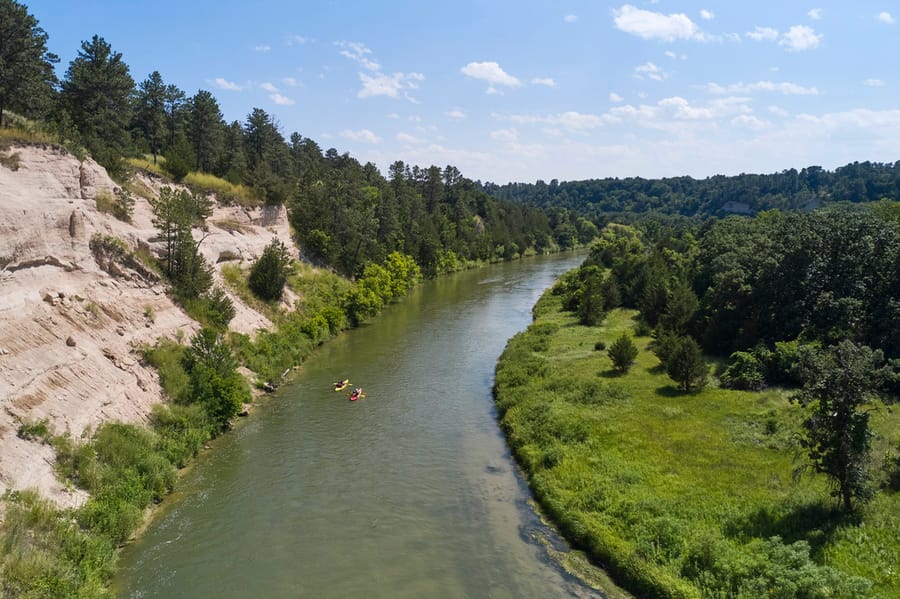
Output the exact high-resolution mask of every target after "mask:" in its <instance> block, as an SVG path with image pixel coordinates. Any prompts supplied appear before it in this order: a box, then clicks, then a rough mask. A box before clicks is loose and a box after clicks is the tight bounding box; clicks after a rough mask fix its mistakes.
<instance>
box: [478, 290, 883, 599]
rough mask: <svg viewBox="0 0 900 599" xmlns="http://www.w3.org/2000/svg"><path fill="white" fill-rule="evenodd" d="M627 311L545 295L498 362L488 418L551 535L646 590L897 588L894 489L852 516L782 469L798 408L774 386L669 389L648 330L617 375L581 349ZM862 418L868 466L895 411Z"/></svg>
mask: <svg viewBox="0 0 900 599" xmlns="http://www.w3.org/2000/svg"><path fill="white" fill-rule="evenodd" d="M634 314H635V313H634V312H633V311H625V310H617V311H614V312H612V313H611V314H610V316H609V317H608V318H607V320H606V321H605V322H604V323H603V325H602V326H600V327H584V326H580V325H579V324H578V323H577V320H576V318H575V317H574V316H572V315H571V314H569V313H565V312H562V311H561V309H560V299H559V298H558V297H554V296H552V295H550V294H546V295H545V296H544V297H543V298H542V299H541V300H540V302H539V303H538V305H537V306H536V307H535V315H536V321H535V323H534V324H533V325H532V327H531V328H530V329H529V331H527V332H526V333H523V334H521V335H518V336H517V337H515V338H513V339H512V340H511V341H510V343H509V344H508V346H507V348H506V350H505V352H504V354H503V356H502V357H501V359H500V362H499V364H498V368H497V377H496V400H497V406H498V409H499V411H500V414H501V425H502V427H503V429H504V431H505V432H506V434H507V438H508V440H509V443H510V445H511V446H512V448H513V450H514V452H515V454H516V456H517V459H518V460H519V462H520V463H521V464H522V466H523V468H524V470H525V472H526V475H527V477H528V479H529V483H530V485H531V487H532V489H533V490H534V493H535V495H536V497H537V498H538V500H539V502H540V503H541V505H542V506H543V508H544V509H545V511H546V512H547V513H548V515H550V516H551V518H552V519H553V520H555V521H556V523H557V524H558V525H559V527H560V528H561V530H562V531H563V533H564V534H565V535H566V536H567V537H569V538H570V540H572V541H574V542H575V544H576V545H577V546H579V547H581V548H583V549H585V550H586V551H587V552H588V553H589V554H590V555H591V557H592V558H593V559H594V560H595V561H596V562H598V563H600V564H601V565H603V566H604V567H606V568H608V569H609V570H610V571H611V572H612V573H613V575H614V578H616V579H618V580H619V581H620V582H621V583H623V584H625V586H626V587H628V588H630V589H631V590H632V591H634V592H638V593H645V594H648V596H660V597H753V596H761V595H762V594H765V595H767V596H778V597H795V596H803V597H807V596H809V597H818V596H822V597H825V596H830V597H858V596H868V595H872V596H877V597H900V534H898V532H897V531H900V494H898V493H896V492H891V491H890V490H887V489H884V490H881V491H880V492H879V493H878V495H877V496H876V498H875V500H874V501H872V502H871V503H870V504H868V505H867V506H865V507H863V508H862V509H861V511H860V516H859V517H860V520H858V521H857V520H853V519H848V518H846V517H844V516H842V515H841V514H840V513H839V512H838V511H836V510H835V509H834V508H835V506H836V504H835V501H834V500H833V499H832V498H831V497H829V487H828V485H827V481H826V480H825V479H824V477H822V476H818V475H812V474H807V475H804V476H803V477H801V478H799V479H797V478H796V477H795V476H793V473H794V471H795V470H796V468H797V467H798V466H800V465H801V464H803V463H804V460H803V455H802V454H801V453H800V452H799V451H798V450H797V449H796V447H795V445H794V442H793V439H794V435H795V432H796V431H797V430H798V428H799V424H800V421H801V418H802V413H801V410H800V408H799V407H798V406H796V405H795V404H792V403H790V401H789V399H788V396H787V393H786V392H783V391H778V390H769V391H765V392H762V393H752V392H743V391H732V390H726V389H720V388H717V387H715V386H712V385H711V386H710V387H708V388H707V389H705V390H703V391H702V392H699V393H695V394H684V393H681V392H679V391H678V390H677V388H676V385H675V383H674V382H673V381H672V380H671V379H670V378H669V377H668V376H667V375H666V374H665V373H664V371H663V370H662V369H661V367H660V365H659V361H658V359H657V358H656V356H655V355H654V354H652V353H651V352H650V350H649V349H648V344H649V343H650V341H651V339H650V338H649V337H637V338H635V339H634V341H635V344H636V345H637V346H638V348H639V350H640V353H639V356H638V359H637V362H636V363H635V364H634V365H633V367H632V368H631V369H630V371H629V372H628V373H627V374H624V375H618V374H617V373H616V372H614V371H613V368H612V363H611V361H610V359H609V357H608V356H607V353H606V352H605V351H596V350H595V349H594V347H595V344H596V343H597V342H598V341H604V342H605V343H606V345H607V346H609V345H611V344H612V342H613V341H614V340H615V339H616V338H618V337H619V336H620V335H621V334H622V333H623V332H626V331H632V330H633V325H634V320H633V316H634ZM871 423H872V427H873V429H874V431H875V432H876V439H875V443H874V452H873V455H874V456H875V461H876V464H875V466H879V465H881V464H882V462H883V461H884V457H885V456H887V455H890V453H891V452H892V451H894V450H895V448H896V443H897V440H896V435H897V432H898V431H900V414H897V413H890V412H889V411H888V410H886V409H884V408H881V409H879V410H878V411H876V412H873V414H872V420H871ZM776 536H777V537H780V538H781V541H780V542H775V541H771V540H770V539H771V538H772V537H776ZM796 541H802V542H804V543H806V546H804V545H791V544H792V543H794V542H796ZM807 546H808V549H807ZM822 565H827V566H828V567H830V568H823V567H822ZM804 577H805V578H804ZM853 577H864V578H865V579H868V581H871V582H872V583H873V585H872V586H871V589H869V588H868V587H869V585H868V584H867V583H865V581H861V580H860V579H858V578H853ZM798 580H800V581H801V582H798ZM804 580H805V581H806V583H807V585H808V586H809V587H810V588H812V589H814V590H815V592H812V591H811V592H810V594H802V592H806V591H805V590H804V589H806V588H807V587H803V583H802V581H804ZM767 585H768V586H767ZM816 585H818V586H816ZM791 589H793V590H791ZM822 589H826V590H827V593H828V594H827V595H826V594H816V593H818V592H823V593H824V592H825V591H823V590H822Z"/></svg>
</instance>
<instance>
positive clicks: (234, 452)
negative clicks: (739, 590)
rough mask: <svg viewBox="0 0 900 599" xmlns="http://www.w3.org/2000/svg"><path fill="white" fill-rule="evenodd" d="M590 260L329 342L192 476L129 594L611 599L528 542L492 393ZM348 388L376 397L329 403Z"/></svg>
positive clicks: (464, 286) (517, 269)
mask: <svg viewBox="0 0 900 599" xmlns="http://www.w3.org/2000/svg"><path fill="white" fill-rule="evenodd" d="M582 259H583V255H576V254H562V255H556V256H550V257H540V258H528V259H524V260H520V261H516V262H512V263H507V264H500V265H495V266H491V267H487V268H483V269H478V270H473V271H469V272H465V273H461V274H458V275H455V276H451V277H448V278H444V279H441V280H438V281H429V282H426V283H425V284H423V285H420V286H419V287H417V288H416V289H415V290H413V292H412V293H411V294H410V296H409V297H408V298H407V299H405V300H403V301H402V302H400V303H399V304H397V305H394V306H391V307H389V308H388V309H387V310H385V312H384V313H383V314H382V315H381V316H379V317H378V318H376V319H375V320H374V321H372V322H371V323H370V324H367V325H365V326H363V327H361V328H359V329H356V330H354V331H352V332H349V333H347V334H343V335H341V336H339V337H338V338H336V339H334V340H332V341H329V342H328V343H326V344H325V345H324V346H322V347H321V348H320V349H319V350H317V351H316V352H315V353H314V354H313V355H312V356H311V357H310V358H309V359H308V360H307V361H306V362H305V363H304V364H303V366H302V367H301V368H300V369H298V370H297V371H296V372H295V376H294V378H293V380H292V381H291V382H290V383H289V384H287V385H285V386H283V387H282V388H281V389H279V390H278V392H276V393H274V394H273V395H271V396H269V397H268V398H267V399H265V400H264V403H263V404H262V405H261V406H260V407H259V408H258V409H257V410H256V411H255V412H254V414H253V415H252V416H251V417H250V418H249V419H247V420H246V421H242V422H241V423H240V425H239V426H237V427H236V429H235V430H234V431H233V432H232V433H230V434H228V435H226V436H225V437H224V438H222V439H220V440H218V441H217V442H216V443H215V448H214V450H213V451H210V452H207V453H206V454H205V455H203V456H202V457H201V458H200V459H199V460H198V461H197V463H196V464H195V466H194V467H193V468H192V469H191V470H190V472H189V473H188V474H187V475H186V476H184V477H183V478H182V479H181V480H180V482H179V489H178V491H177V492H176V493H175V494H174V495H173V496H172V497H171V498H170V499H167V500H166V502H165V504H164V505H163V507H162V508H161V510H160V512H159V513H158V514H157V515H156V517H155V518H154V519H153V522H152V523H151V525H150V526H149V528H148V529H147V531H146V532H145V533H144V534H143V535H142V537H141V538H140V539H139V540H138V541H136V542H135V543H133V544H131V545H130V546H128V547H126V548H125V550H124V551H123V553H122V556H121V560H120V570H119V574H118V577H117V579H116V581H115V584H114V588H115V590H116V593H117V595H118V596H119V597H121V598H130V599H138V598H140V599H145V598H151V597H152V598H157V597H159V598H163V597H165V598H167V599H168V598H177V597H186V598H187V597H190V598H195V597H216V598H230V597H235V598H237V597H265V598H288V597H290V598H294V597H315V598H323V597H366V598H367V599H375V598H379V597H384V598H391V599H398V598H406V597H409V598H413V597H415V598H423V597H453V598H456V597H496V598H525V597H535V598H542V599H547V598H553V597H601V596H602V595H600V594H599V593H597V592H595V591H592V590H591V589H589V588H587V587H585V586H584V585H582V584H581V583H579V582H578V581H577V580H575V579H574V578H572V577H571V576H569V575H567V574H565V573H564V572H562V570H561V568H560V567H559V566H558V565H557V564H556V563H555V562H554V561H553V560H551V559H549V558H548V557H547V553H546V551H545V549H544V546H543V545H542V544H541V543H539V542H536V541H535V540H534V538H535V537H537V536H541V535H544V534H546V532H547V531H546V529H545V527H544V526H543V525H542V524H541V522H540V520H539V519H538V518H537V516H536V515H535V514H534V512H533V511H532V510H531V509H530V507H529V505H528V497H529V495H528V489H527V487H525V485H524V483H523V482H522V480H521V478H520V477H519V476H518V474H517V472H516V470H515V466H514V464H513V462H512V461H511V457H510V454H509V451H508V449H507V447H506V444H505V441H504V439H503V435H502V433H501V432H500V430H499V428H498V426H497V421H496V412H495V410H494V406H493V400H492V397H491V385H492V382H493V375H494V365H495V362H496V360H497V357H498V356H499V355H500V353H501V352H502V350H503V348H504V346H505V344H506V341H507V340H508V339H509V338H510V337H511V336H513V335H514V334H515V333H517V332H518V331H521V330H523V329H524V328H525V327H526V326H527V325H528V323H529V322H530V321H531V307H532V306H533V305H534V303H535V302H536V301H537V299H538V297H540V295H541V293H542V292H543V290H544V289H546V288H547V287H548V286H550V285H551V284H552V283H553V281H554V280H555V279H556V278H557V277H558V276H559V275H560V274H562V273H563V272H565V271H566V270H569V269H570V268H573V267H574V266H576V265H577V264H579V263H580V262H581V260H582ZM346 377H349V378H350V379H351V381H352V383H353V385H354V386H357V385H358V386H361V387H363V388H364V391H365V394H366V397H365V398H364V399H361V400H359V401H356V402H351V401H348V396H347V394H346V392H340V393H336V392H334V391H333V390H332V382H333V381H335V380H338V379H341V378H346Z"/></svg>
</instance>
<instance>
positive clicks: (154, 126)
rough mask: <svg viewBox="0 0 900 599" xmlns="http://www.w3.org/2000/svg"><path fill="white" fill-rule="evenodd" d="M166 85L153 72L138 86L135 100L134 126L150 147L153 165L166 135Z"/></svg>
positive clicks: (160, 76)
mask: <svg viewBox="0 0 900 599" xmlns="http://www.w3.org/2000/svg"><path fill="white" fill-rule="evenodd" d="M166 89H167V88H166V85H165V84H164V83H163V80H162V75H160V74H159V71H153V72H152V73H150V76H149V77H147V79H145V80H144V81H142V82H141V83H140V84H139V85H138V91H137V96H136V98H135V115H134V116H135V126H136V128H137V129H138V130H139V131H140V132H141V134H142V135H143V137H144V140H145V141H146V142H147V144H148V145H149V146H150V153H151V154H153V164H156V156H157V154H159V152H160V149H161V148H162V145H163V142H164V141H165V139H166V137H167V134H168V114H167V112H166Z"/></svg>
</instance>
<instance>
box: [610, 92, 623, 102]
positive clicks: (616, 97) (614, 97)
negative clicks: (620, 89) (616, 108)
mask: <svg viewBox="0 0 900 599" xmlns="http://www.w3.org/2000/svg"><path fill="white" fill-rule="evenodd" d="M623 100H625V98H623V97H622V96H620V95H619V94H617V93H616V92H609V101H610V102H616V103H618V102H622V101H623Z"/></svg>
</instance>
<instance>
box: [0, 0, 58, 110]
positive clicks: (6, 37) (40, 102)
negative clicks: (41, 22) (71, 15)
mask: <svg viewBox="0 0 900 599" xmlns="http://www.w3.org/2000/svg"><path fill="white" fill-rule="evenodd" d="M57 62H59V57H57V56H56V55H55V54H53V53H51V52H48V51H47V34H46V33H45V32H44V30H43V29H41V28H40V27H38V22H37V19H35V18H34V17H33V16H32V15H30V14H28V8H27V7H26V6H25V5H23V4H19V3H18V2H16V1H15V0H0V126H2V125H3V111H4V110H6V109H13V110H16V111H19V112H21V113H23V114H24V115H25V116H35V115H37V114H40V113H41V112H42V111H43V109H44V108H46V107H47V106H49V104H50V100H51V98H52V96H53V88H54V86H55V85H56V74H55V72H54V71H53V64H54V63H57Z"/></svg>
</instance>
